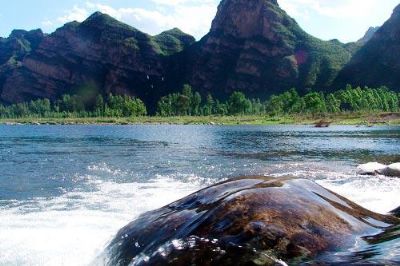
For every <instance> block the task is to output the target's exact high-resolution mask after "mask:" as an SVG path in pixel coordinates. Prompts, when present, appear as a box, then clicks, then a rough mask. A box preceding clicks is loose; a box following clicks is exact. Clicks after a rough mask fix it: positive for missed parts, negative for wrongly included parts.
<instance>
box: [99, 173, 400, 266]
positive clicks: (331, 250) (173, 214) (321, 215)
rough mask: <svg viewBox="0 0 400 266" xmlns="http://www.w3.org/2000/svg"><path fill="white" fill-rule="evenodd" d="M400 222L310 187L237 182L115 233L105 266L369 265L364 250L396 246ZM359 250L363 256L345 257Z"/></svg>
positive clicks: (280, 181) (297, 182) (296, 182)
mask: <svg viewBox="0 0 400 266" xmlns="http://www.w3.org/2000/svg"><path fill="white" fill-rule="evenodd" d="M399 222H400V219H398V218H396V217H395V216H391V215H380V214H376V213H373V212H371V211H368V210H366V209H363V208H362V207H360V206H358V205H356V204H355V203H352V202H351V201H349V200H347V199H345V198H343V197H341V196H339V195H337V194H335V193H333V192H331V191H329V190H326V189H324V188H323V187H321V186H319V185H318V184H316V183H314V182H312V181H309V180H302V179H292V178H267V177H243V178H236V179H232V180H228V181H225V182H222V183H219V184H216V185H214V186H211V187H209V188H206V189H203V190H200V191H199V192H197V193H194V194H192V195H190V196H188V197H186V198H184V199H182V200H179V201H177V202H174V203H172V204H170V205H167V206H165V207H163V208H161V209H158V210H155V211H151V212H148V213H145V214H143V215H142V216H140V217H139V218H138V219H137V220H135V221H133V222H132V223H130V224H129V225H127V226H126V227H124V228H122V229H121V230H120V231H119V232H118V234H117V236H116V237H115V238H114V240H113V241H112V242H111V243H110V245H109V246H108V248H107V250H106V253H107V256H108V258H107V261H105V262H106V264H109V265H165V264H170V265H286V264H301V263H316V264H321V263H322V264H324V263H340V262H342V263H343V262H347V263H349V262H352V263H353V262H363V263H368V262H375V261H373V259H374V256H373V255H371V254H370V253H368V252H369V251H368V250H369V249H368V248H369V247H370V245H377V243H378V244H379V243H381V242H387V241H393V237H388V235H389V236H393V234H394V235H395V237H394V240H395V241H396V240H397V239H398V235H399V234H398V233H399V232H398V230H399V229H398V224H399ZM387 230H389V231H388V233H387V234H385V233H386V232H387ZM393 231H394V233H393ZM375 236H376V237H375ZM381 236H382V238H383V239H381V238H380V237H381ZM396 243H397V244H398V242H396ZM360 247H362V248H365V250H364V252H365V253H356V255H353V254H350V253H348V252H349V250H355V249H357V248H360ZM374 252H375V253H376V250H375V249H374ZM375 253H373V254H375ZM339 254H342V255H339ZM360 254H364V255H360ZM394 254H398V253H396V252H394ZM384 255H385V254H384ZM399 256H400V255H399ZM384 258H385V261H384V262H383V261H381V262H383V263H393V262H394V261H396V260H397V261H399V262H400V259H399V258H398V257H397V255H396V256H395V257H394V258H393V256H392V257H390V256H384Z"/></svg>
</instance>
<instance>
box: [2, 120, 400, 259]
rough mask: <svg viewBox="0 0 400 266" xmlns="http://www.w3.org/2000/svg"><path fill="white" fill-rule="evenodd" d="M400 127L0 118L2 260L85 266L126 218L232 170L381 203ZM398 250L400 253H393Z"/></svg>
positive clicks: (376, 206)
mask: <svg viewBox="0 0 400 266" xmlns="http://www.w3.org/2000/svg"><path fill="white" fill-rule="evenodd" d="M399 151H400V128H399V127H376V128H365V127H359V128H358V127H352V126H335V127H331V128H327V129H316V128H313V127H310V126H0V169H1V173H0V217H1V219H0V265H87V264H90V263H91V262H92V261H93V258H95V257H96V255H97V254H98V253H99V252H101V251H102V250H103V248H104V247H105V245H106V244H107V242H108V241H109V240H111V238H112V237H113V236H114V234H115V233H116V232H117V231H118V229H119V228H121V227H122V226H124V225H125V224H126V223H128V222H129V221H131V220H132V219H134V218H135V217H137V216H138V215H140V214H141V213H143V212H145V211H148V210H151V209H155V208H157V207H161V206H163V205H165V204H168V203H170V202H172V201H174V200H176V199H179V198H181V197H183V196H185V195H187V194H189V193H191V192H194V191H196V190H198V189H200V188H202V187H205V186H207V185H209V184H213V183H215V182H218V181H220V180H223V179H225V178H229V177H234V176H239V175H255V174H260V175H270V176H285V175H294V176H297V177H301V178H308V179H312V180H315V181H317V182H318V183H320V184H322V185H323V186H325V187H327V188H329V189H331V190H333V191H335V192H338V193H340V194H342V195H344V196H346V197H348V198H349V199H351V200H353V201H355V202H357V203H359V204H361V205H362V206H364V207H366V208H369V209H371V210H373V211H376V212H380V213H387V212H389V211H390V210H392V209H394V208H396V207H398V205H400V198H399V195H400V179H396V178H388V177H383V176H376V177H365V176H358V175H356V171H355V168H356V166H357V165H358V164H360V163H365V162H369V161H379V162H383V163H391V162H397V161H400V152H399ZM395 255H396V254H395Z"/></svg>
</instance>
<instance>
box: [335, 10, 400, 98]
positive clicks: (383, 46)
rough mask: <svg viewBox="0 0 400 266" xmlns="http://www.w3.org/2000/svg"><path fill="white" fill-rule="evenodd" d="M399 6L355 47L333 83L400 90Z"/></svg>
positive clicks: (336, 84) (337, 85)
mask: <svg viewBox="0 0 400 266" xmlns="http://www.w3.org/2000/svg"><path fill="white" fill-rule="evenodd" d="M399 25H400V5H399V6H397V7H396V8H395V10H394V11H393V14H392V16H391V18H390V19H389V20H388V21H387V22H386V23H385V24H384V25H383V26H382V27H380V28H379V29H378V30H377V31H376V32H375V34H374V35H373V36H372V38H371V39H370V40H369V41H368V42H367V43H366V44H365V45H364V46H363V47H362V48H360V49H359V50H358V52H357V53H356V54H355V55H354V56H353V57H352V59H351V60H350V62H349V63H348V64H347V65H346V66H345V67H344V68H343V69H342V70H341V71H340V73H339V75H338V77H337V78H336V80H335V82H334V86H335V87H337V88H339V87H341V86H344V85H345V84H351V85H353V86H369V87H377V86H382V85H385V86H387V87H389V88H391V89H393V90H397V91H400V59H399V54H400V26H399Z"/></svg>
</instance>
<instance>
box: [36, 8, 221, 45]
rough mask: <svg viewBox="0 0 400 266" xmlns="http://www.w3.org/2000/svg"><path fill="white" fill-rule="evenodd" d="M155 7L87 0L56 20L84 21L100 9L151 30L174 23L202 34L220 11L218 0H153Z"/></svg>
mask: <svg viewBox="0 0 400 266" xmlns="http://www.w3.org/2000/svg"><path fill="white" fill-rule="evenodd" d="M151 1H152V2H153V3H154V8H152V9H151V10H150V9H144V8H132V7H125V8H114V7H112V6H109V5H104V4H100V3H95V2H86V3H85V4H84V5H81V6H77V5H76V6H74V7H73V8H72V9H71V10H68V11H66V12H65V14H64V15H63V16H61V17H59V18H57V22H61V23H66V22H70V21H74V20H76V21H83V20H85V19H86V18H87V17H88V16H89V15H90V14H91V13H93V12H95V11H100V12H102V13H106V14H109V15H110V16H112V17H114V18H116V19H118V20H120V21H122V22H125V23H127V24H129V25H131V26H133V27H136V28H138V29H139V30H142V31H144V32H146V33H149V34H152V35H154V34H158V33H160V32H161V31H164V30H168V29H171V28H174V27H178V28H180V29H181V30H182V31H184V32H187V33H189V34H192V35H194V36H195V37H196V38H201V37H202V36H203V35H205V34H206V33H207V32H208V31H209V29H210V25H211V21H212V19H213V18H214V16H215V13H216V11H217V2H216V1H215V0H151ZM51 23H53V24H54V23H55V22H52V21H50V20H46V21H43V22H42V25H43V26H44V27H45V28H46V27H47V28H49V27H51Z"/></svg>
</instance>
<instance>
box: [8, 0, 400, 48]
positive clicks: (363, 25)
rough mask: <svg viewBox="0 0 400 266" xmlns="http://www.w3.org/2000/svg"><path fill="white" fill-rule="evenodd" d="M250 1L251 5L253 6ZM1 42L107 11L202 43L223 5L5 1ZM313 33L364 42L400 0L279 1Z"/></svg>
mask: <svg viewBox="0 0 400 266" xmlns="http://www.w3.org/2000/svg"><path fill="white" fill-rule="evenodd" d="M249 1H250V0H249ZM0 2H1V9H0V36H2V37H7V36H8V35H9V34H10V32H11V31H12V30H13V29H26V30H29V29H37V28H41V29H42V30H43V31H44V32H46V33H51V32H53V31H54V30H55V29H56V28H58V27H60V26H62V25H63V24H65V23H66V22H69V21H73V20H77V21H83V20H84V19H85V18H86V17H88V16H89V15H90V14H91V13H93V12H95V11H101V12H103V13H107V14H109V15H111V16H113V17H115V18H116V19H118V20H121V21H123V22H125V23H127V24H129V25H131V26H134V27H135V28H137V29H139V30H141V31H144V32H146V33H149V34H152V35H155V34H158V33H160V32H162V31H164V30H168V29H171V28H174V27H178V28H180V29H181V30H183V31H184V32H186V33H189V34H191V35H193V36H195V37H196V39H200V38H201V37H202V36H204V35H205V34H206V33H207V32H208V31H209V29H210V25H211V22H212V19H213V18H214V16H215V13H216V11H217V6H218V3H219V0H62V1H54V0H34V1H32V0H12V1H10V0H0ZM278 2H279V4H280V6H281V7H282V8H283V9H284V10H285V11H286V12H287V13H288V14H289V15H290V16H292V17H293V18H295V19H296V21H297V22H298V23H299V24H300V26H301V27H302V28H303V29H304V30H306V31H307V32H308V33H310V34H312V35H314V36H316V37H318V38H321V39H323V40H330V39H339V40H340V41H342V42H350V41H356V40H358V39H360V38H361V37H362V36H363V35H364V33H365V32H366V31H367V29H368V28H369V27H370V26H380V25H382V24H383V23H384V22H385V21H386V20H387V19H388V18H389V17H390V15H391V14H392V11H393V9H394V8H395V6H396V5H398V4H399V3H400V0H278Z"/></svg>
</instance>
